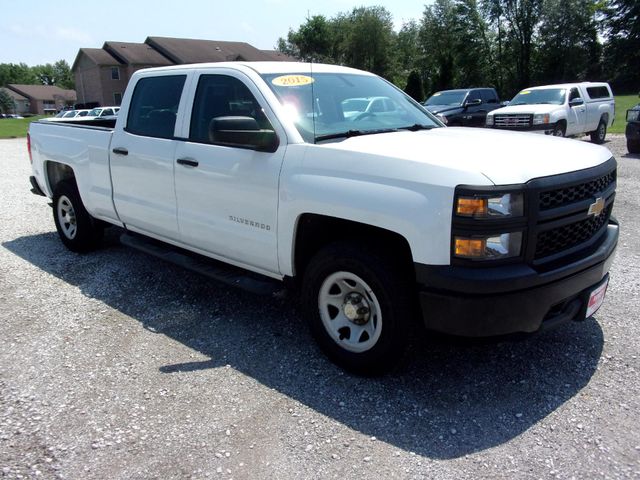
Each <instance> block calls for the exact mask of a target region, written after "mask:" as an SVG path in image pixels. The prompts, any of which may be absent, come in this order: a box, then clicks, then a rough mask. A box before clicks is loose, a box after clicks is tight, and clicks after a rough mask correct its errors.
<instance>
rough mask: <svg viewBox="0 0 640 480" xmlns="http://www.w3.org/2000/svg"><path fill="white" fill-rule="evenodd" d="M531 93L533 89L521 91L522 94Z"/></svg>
mask: <svg viewBox="0 0 640 480" xmlns="http://www.w3.org/2000/svg"><path fill="white" fill-rule="evenodd" d="M530 93H531V90H523V91H521V92H520V95H529V94H530Z"/></svg>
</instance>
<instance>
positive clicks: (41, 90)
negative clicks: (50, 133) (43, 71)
mask: <svg viewBox="0 0 640 480" xmlns="http://www.w3.org/2000/svg"><path fill="white" fill-rule="evenodd" d="M7 89H8V90H11V91H13V92H15V93H17V94H18V95H20V96H22V97H24V98H26V99H27V102H23V101H22V100H20V101H21V102H22V104H23V108H26V111H23V112H20V113H27V112H29V113H34V114H36V115H49V114H54V113H56V112H58V111H60V110H62V109H63V108H64V107H68V106H72V105H73V104H74V103H75V102H76V91H75V90H65V89H63V88H60V87H56V86H54V85H18V84H15V83H11V84H9V85H7ZM16 113H18V112H16Z"/></svg>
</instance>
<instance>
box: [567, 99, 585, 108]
mask: <svg viewBox="0 0 640 480" xmlns="http://www.w3.org/2000/svg"><path fill="white" fill-rule="evenodd" d="M580 105H584V100H583V99H582V98H580V97H578V98H574V99H573V100H571V101H570V102H569V106H570V107H579V106H580Z"/></svg>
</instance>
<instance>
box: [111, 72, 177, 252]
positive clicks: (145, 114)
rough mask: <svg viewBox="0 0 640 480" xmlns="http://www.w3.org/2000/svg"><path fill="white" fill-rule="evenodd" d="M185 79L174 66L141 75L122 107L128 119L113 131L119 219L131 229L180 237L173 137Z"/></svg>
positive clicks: (112, 146) (114, 183) (116, 201)
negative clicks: (173, 69) (158, 71)
mask: <svg viewBox="0 0 640 480" xmlns="http://www.w3.org/2000/svg"><path fill="white" fill-rule="evenodd" d="M186 80H187V74H186V73H175V71H170V72H163V73H162V74H156V75H155V76H145V77H142V78H141V79H140V80H139V81H138V82H137V83H136V86H135V89H134V91H133V94H132V97H131V98H130V99H129V102H128V103H126V102H125V105H128V107H123V109H122V114H121V116H125V117H126V121H125V122H123V123H124V128H123V129H122V128H118V129H116V131H115V132H114V134H113V140H112V141H111V149H112V150H111V152H110V163H111V178H112V182H113V202H114V204H115V207H116V210H117V211H118V215H119V217H120V220H121V221H122V222H124V223H125V225H126V226H127V227H128V228H130V229H131V230H134V231H139V232H141V233H146V234H149V235H151V236H155V237H162V238H168V239H173V240H178V239H179V231H178V223H177V215H176V196H175V188H174V181H173V175H174V160H175V149H176V142H175V140H173V137H174V130H175V126H176V118H177V117H178V116H179V115H180V113H181V111H182V109H183V108H184V101H182V102H181V98H182V96H183V91H184V86H185V82H186ZM120 120H121V121H122V120H124V119H120Z"/></svg>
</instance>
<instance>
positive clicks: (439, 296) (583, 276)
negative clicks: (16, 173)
mask: <svg viewBox="0 0 640 480" xmlns="http://www.w3.org/2000/svg"><path fill="white" fill-rule="evenodd" d="M378 98H384V99H389V100H390V101H391V103H392V104H393V109H390V110H386V111H384V112H377V111H372V110H369V111H362V112H361V113H358V114H356V115H351V114H348V115H345V113H346V112H352V111H353V107H352V104H353V102H351V101H350V100H357V99H378ZM97 121H99V122H100V120H97ZM101 122H102V123H100V125H101V126H93V125H83V124H78V123H71V122H70V123H64V122H57V123H47V122H35V123H32V124H31V127H30V133H29V143H28V144H29V150H30V158H31V161H32V171H33V174H32V176H31V184H32V191H33V192H34V193H37V194H41V195H44V196H46V197H48V198H50V199H52V202H51V204H52V206H53V220H54V222H55V225H56V229H57V231H58V234H59V236H60V239H61V241H62V242H63V243H64V245H66V246H67V247H68V248H69V249H71V250H73V251H78V252H86V251H89V250H92V249H94V248H96V247H97V246H98V245H99V242H100V238H101V236H102V233H103V229H104V228H105V226H117V227H119V228H120V229H122V236H121V241H122V242H123V243H124V244H126V245H130V246H132V247H136V248H139V249H141V250H143V251H146V252H148V253H151V254H154V255H157V256H160V257H161V258H165V259H167V260H170V261H175V262H177V263H180V264H182V265H185V266H188V267H189V268H193V269H194V270H196V271H199V272H202V273H205V274H207V275H210V276H212V277H214V278H217V279H219V280H221V281H224V282H227V283H231V284H234V285H238V286H242V287H244V288H247V289H249V290H252V291H256V292H261V293H273V289H280V288H282V285H285V286H287V287H289V288H290V289H291V291H292V292H294V293H295V294H296V295H297V293H298V292H299V294H300V300H301V305H302V306H303V308H304V309H305V310H304V317H305V318H306V320H307V321H308V322H309V325H310V331H311V332H312V334H313V336H314V337H315V338H316V340H317V341H318V343H319V345H320V347H321V348H322V350H323V351H324V352H325V353H326V354H327V355H328V356H329V357H330V358H331V359H332V360H333V361H335V362H336V363H338V364H339V365H342V366H343V367H345V368H347V369H350V370H352V371H356V372H360V373H380V372H382V371H385V370H387V369H389V368H391V367H392V366H393V365H394V364H395V363H396V362H397V361H398V359H399V358H400V357H401V355H402V352H403V350H404V348H405V345H406V344H407V342H408V339H409V337H410V335H411V331H412V328H413V326H414V324H413V321H414V319H416V318H419V317H421V318H422V320H423V322H424V325H426V327H427V328H428V329H431V330H435V331H439V332H444V333H447V334H453V335H465V336H495V335H506V334H514V333H532V332H537V331H539V330H541V329H545V328H548V327H551V326H554V325H557V324H559V323H563V322H567V321H570V320H584V319H586V318H588V317H590V316H591V315H593V313H594V312H595V310H596V309H597V308H598V307H599V306H600V305H601V304H602V302H603V299H604V294H605V291H606V287H607V284H608V271H609V267H610V265H611V262H612V261H613V258H614V251H615V248H616V244H617V240H618V225H617V222H616V221H615V219H614V218H613V217H612V215H611V213H612V209H613V203H614V197H615V188H616V161H615V159H614V158H613V157H612V156H611V153H610V152H609V151H608V150H607V149H606V148H603V147H600V146H595V145H589V144H586V143H577V142H566V141H563V140H562V139H557V138H546V137H539V136H534V135H528V134H518V133H510V132H501V131H493V130H480V129H471V128H464V127H461V128H447V127H445V126H444V125H443V124H442V123H441V122H439V121H438V120H437V119H436V118H435V117H434V116H433V115H431V114H430V113H428V112H427V111H425V110H424V108H423V107H422V106H421V105H420V104H418V103H417V102H415V101H414V100H413V99H411V98H410V97H409V96H407V95H406V94H404V93H403V92H402V91H401V90H399V89H397V88H396V87H394V86H393V85H391V84H390V83H388V82H387V81H385V80H383V79H381V78H380V77H377V76H376V75H373V74H371V73H367V72H363V71H360V70H354V69H350V68H346V67H339V66H333V65H321V64H313V65H311V64H308V63H307V64H303V63H286V62H272V63H271V62H266V63H263V62H255V63H254V62H230V63H212V64H199V65H191V66H189V65H180V66H173V67H163V68H153V69H147V70H140V71H137V72H136V73H135V74H134V75H133V76H132V78H131V81H130V83H129V86H128V87H127V90H126V92H125V95H124V98H123V103H122V107H121V112H120V114H119V115H118V117H117V119H114V120H112V121H111V123H108V121H107V120H102V121H101ZM496 145H499V146H500V148H496ZM419 312H422V315H418V313H419ZM256 321H258V319H256Z"/></svg>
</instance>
